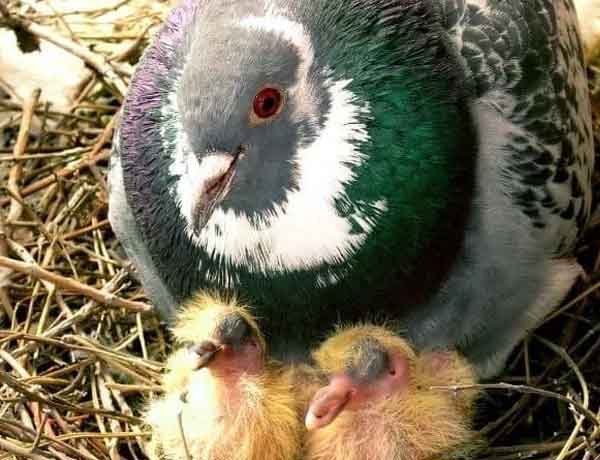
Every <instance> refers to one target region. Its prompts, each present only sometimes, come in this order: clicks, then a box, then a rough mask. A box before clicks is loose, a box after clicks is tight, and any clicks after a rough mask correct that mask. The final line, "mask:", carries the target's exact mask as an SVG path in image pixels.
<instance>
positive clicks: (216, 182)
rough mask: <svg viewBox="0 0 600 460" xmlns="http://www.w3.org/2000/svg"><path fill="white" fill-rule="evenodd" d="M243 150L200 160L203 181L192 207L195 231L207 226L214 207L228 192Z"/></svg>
mask: <svg viewBox="0 0 600 460" xmlns="http://www.w3.org/2000/svg"><path fill="white" fill-rule="evenodd" d="M244 150H245V149H244V148H243V147H242V146H240V147H238V148H236V149H235V150H234V151H233V152H231V153H225V152H213V153H210V154H208V155H206V156H205V157H204V158H203V159H202V162H201V163H200V172H201V174H202V176H203V177H204V179H203V180H202V182H201V183H200V186H199V187H198V194H197V197H196V202H195V206H194V217H195V226H196V229H198V230H201V229H202V228H203V227H204V226H205V225H206V224H207V222H208V220H209V219H210V217H211V215H212V213H213V212H214V210H215V208H216V206H217V205H218V204H219V203H220V202H222V201H223V200H224V199H225V197H226V196H227V194H228V193H229V192H230V190H231V185H232V182H233V179H234V177H235V172H236V167H237V164H238V161H239V160H240V159H241V158H242V157H243V156H244Z"/></svg>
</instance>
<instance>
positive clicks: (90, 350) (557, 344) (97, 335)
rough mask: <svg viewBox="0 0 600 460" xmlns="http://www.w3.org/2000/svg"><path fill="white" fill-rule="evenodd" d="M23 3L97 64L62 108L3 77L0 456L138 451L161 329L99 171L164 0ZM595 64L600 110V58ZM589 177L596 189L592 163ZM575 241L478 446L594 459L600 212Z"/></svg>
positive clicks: (598, 433)
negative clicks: (561, 292) (560, 287)
mask: <svg viewBox="0 0 600 460" xmlns="http://www.w3.org/2000/svg"><path fill="white" fill-rule="evenodd" d="M25 3H26V2H24V1H23V2H16V1H13V2H8V4H5V3H0V23H2V22H3V23H4V24H9V25H10V26H11V27H13V28H16V29H17V30H19V31H20V32H19V33H20V34H21V38H22V39H23V40H25V41H28V40H29V41H32V40H33V42H34V43H35V39H36V37H37V38H44V39H47V40H50V41H53V42H55V43H57V44H59V46H61V47H63V48H65V49H67V50H68V51H69V52H70V53H72V54H74V55H76V56H78V57H79V58H81V59H83V60H84V61H85V62H86V64H87V66H88V67H89V69H91V70H90V72H89V75H86V76H85V78H83V80H82V81H81V84H80V85H79V89H78V94H77V95H76V98H75V102H74V103H73V104H72V106H71V107H68V108H67V109H65V110H56V109H54V108H53V107H48V105H47V104H44V103H43V102H40V101H41V99H40V93H39V92H36V91H34V92H33V93H32V94H31V95H30V96H29V97H27V98H25V99H24V100H21V99H20V98H19V97H17V96H15V95H14V94H12V96H11V91H10V88H6V86H4V87H3V86H2V80H1V78H0V88H2V89H4V90H5V91H6V92H7V93H8V94H9V97H8V98H5V99H0V114H4V115H6V114H8V116H7V117H6V118H5V119H4V121H2V122H0V127H1V129H2V133H3V135H4V137H5V138H6V139H8V143H7V144H6V145H0V180H2V181H6V186H5V187H4V188H2V192H1V193H0V460H7V459H15V458H30V459H34V460H38V459H40V460H41V459H57V460H68V459H85V460H96V459H111V460H116V459H119V458H128V459H138V458H143V444H144V439H146V437H147V433H146V432H144V431H143V427H142V426H141V424H140V419H139V418H138V417H139V413H140V408H141V404H142V397H143V396H148V395H150V394H152V393H153V392H157V391H159V388H158V387H157V385H158V382H159V380H158V379H159V375H160V371H161V364H160V363H161V362H162V361H163V359H164V357H165V354H166V353H167V351H168V338H166V337H165V336H164V330H163V329H162V328H161V326H160V325H159V323H158V321H157V319H156V318H155V317H154V316H153V315H152V314H151V313H148V309H149V307H148V305H147V303H146V299H145V298H144V295H143V292H142V291H141V289H140V287H139V285H138V284H137V282H136V281H135V279H134V278H133V277H131V276H130V274H129V270H130V268H129V267H128V265H127V261H126V260H125V259H124V256H123V253H122V251H121V250H120V248H119V245H118V243H117V241H116V240H115V237H114V235H113V233H112V231H111V229H110V226H109V224H108V221H107V194H106V179H105V177H106V170H107V166H108V159H109V149H110V139H111V135H112V131H113V127H114V123H115V117H116V114H117V111H118V108H119V104H120V102H121V101H122V98H123V94H124V91H125V88H126V86H127V83H128V79H129V77H130V75H131V70H132V64H133V63H135V60H136V59H137V57H138V56H139V54H140V51H141V49H142V48H143V46H144V45H145V44H146V42H147V40H146V39H147V37H148V36H149V35H150V34H151V33H152V32H153V30H154V27H156V25H157V24H158V23H159V21H160V19H161V16H162V14H163V13H164V12H165V11H167V10H168V8H169V5H168V3H166V2H144V1H142V0H137V1H136V0H124V1H119V2H116V1H115V2H114V3H115V4H117V5H118V6H119V9H118V10H117V13H115V12H114V11H112V10H111V9H108V8H104V9H100V10H98V9H95V10H90V8H89V7H88V8H86V10H85V11H69V12H67V13H66V14H65V13H64V12H63V13H62V14H55V13H52V10H50V11H51V12H50V13H48V11H47V10H46V12H40V11H35V10H33V9H32V8H31V7H27V6H26V5H25ZM28 3H31V2H28ZM46 3H47V5H51V2H46ZM149 4H151V5H152V8H149V7H147V6H146V5H149ZM50 8H51V7H50ZM122 8H128V9H127V10H126V11H125V12H123V11H122V10H121V9H122ZM119 11H120V13H119ZM17 13H18V14H17ZM65 37H66V38H65ZM90 44H92V45H94V46H93V50H91V48H90V47H89V46H88V45H90ZM599 66H600V64H599ZM590 76H591V80H592V83H591V92H592V97H593V100H594V102H595V104H596V105H595V106H596V108H597V109H598V114H600V67H598V68H596V67H594V65H591V66H590ZM42 90H43V88H42ZM42 97H43V94H42ZM32 123H33V125H35V127H36V130H37V132H38V133H41V134H38V135H36V136H32V135H31V129H32ZM596 128H597V131H598V133H599V134H600V124H598V123H597V124H596ZM599 163H600V162H599ZM594 181H595V184H596V188H595V189H596V195H597V196H596V202H598V198H600V187H599V186H598V184H600V174H599V171H596V174H595V176H594ZM577 255H578V257H579V259H580V261H581V263H582V264H583V265H584V267H585V268H586V271H587V275H586V277H585V279H583V280H581V281H580V282H579V283H578V285H577V286H576V288H575V289H574V290H573V293H572V295H571V296H570V300H569V301H568V302H567V303H565V305H564V306H563V307H562V308H561V309H560V310H559V311H558V312H557V313H555V314H553V315H552V316H551V317H550V318H549V319H548V320H547V321H546V323H545V324H544V325H542V326H541V327H540V328H539V329H538V331H536V332H535V335H532V336H531V337H529V338H528V339H527V340H525V342H524V343H523V344H522V345H521V346H520V347H519V349H518V350H517V351H516V352H515V354H514V355H513V358H512V360H511V362H510V365H509V367H508V369H507V371H506V373H505V375H503V376H502V378H501V379H500V380H501V381H502V383H495V384H493V385H487V386H486V387H487V389H488V391H487V396H486V397H485V398H484V400H483V401H482V403H481V410H480V411H479V412H480V416H479V423H480V424H481V428H482V432H483V433H484V434H485V435H486V437H487V438H488V439H489V442H490V447H488V448H487V449H486V450H484V451H483V452H482V453H481V455H480V458H485V459H492V458H494V459H502V460H512V459H522V458H531V459H546V458H557V459H585V460H592V459H598V458H600V412H599V406H600V310H599V308H598V307H599V305H600V297H599V295H598V291H599V290H600V213H596V214H595V216H594V219H593V225H592V226H591V228H590V230H589V232H588V233H587V235H586V237H585V239H584V241H583V242H582V244H581V245H580V247H579V249H578V252H577ZM8 257H10V259H8ZM1 267H5V268H1ZM456 391H466V390H460V389H457V390H456Z"/></svg>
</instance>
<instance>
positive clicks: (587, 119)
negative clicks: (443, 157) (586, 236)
mask: <svg viewBox="0 0 600 460" xmlns="http://www.w3.org/2000/svg"><path fill="white" fill-rule="evenodd" d="M440 8H441V12H442V17H443V20H444V21H445V24H446V28H447V30H448V31H449V33H450V36H451V37H452V38H453V39H454V40H455V43H456V45H457V47H458V50H459V53H460V54H461V56H462V58H463V61H464V63H465V66H466V68H467V71H468V72H470V76H471V78H472V82H473V87H474V88H473V90H474V92H475V94H476V96H477V98H479V100H480V101H481V102H484V103H486V104H488V105H490V106H492V107H493V108H494V110H497V111H498V112H499V113H501V116H502V118H503V119H504V120H506V124H505V125H504V126H503V127H502V129H504V130H505V132H504V136H505V138H506V145H504V146H502V148H501V149H500V151H497V152H496V154H497V155H498V156H499V158H498V162H501V163H502V176H503V180H505V182H506V184H507V185H506V188H505V190H506V193H507V194H509V195H510V197H511V198H512V200H513V202H514V203H515V204H516V205H517V206H518V207H519V208H520V209H521V211H522V213H523V214H525V215H526V216H527V217H529V219H530V222H531V226H532V227H533V228H534V229H536V230H534V231H535V232H537V233H538V234H539V236H540V237H541V239H542V240H544V241H545V242H546V243H545V244H546V245H547V248H548V250H551V251H554V253H556V254H562V253H565V252H567V251H568V250H569V249H571V248H572V246H573V244H574V243H575V241H576V239H577V237H578V236H579V234H580V233H581V231H582V229H583V227H584V226H585V224H586V222H587V220H588V218H589V214H590V206H591V173H592V169H593V155H594V154H593V152H594V145H593V135H592V122H591V108H590V103H589V96H588V88H587V79H586V74H585V68H584V64H583V50H582V46H581V42H580V38H579V32H578V24H577V17H576V14H575V10H574V7H573V4H572V2H571V1H570V0H510V1H506V0H443V1H442V2H441V4H440ZM482 136H485V133H482Z"/></svg>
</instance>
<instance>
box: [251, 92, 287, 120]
mask: <svg viewBox="0 0 600 460" xmlns="http://www.w3.org/2000/svg"><path fill="white" fill-rule="evenodd" d="M282 102H283V96H282V94H281V91H279V90H278V89H275V88H264V89H263V90H261V91H260V92H259V93H258V94H257V95H256V96H255V97H254V104H253V110H254V114H255V115H256V116H257V117H258V118H261V119H266V118H271V117H273V116H275V115H276V114H277V113H278V112H279V109H280V108H281V104H282Z"/></svg>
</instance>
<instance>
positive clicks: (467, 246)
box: [110, 0, 593, 376]
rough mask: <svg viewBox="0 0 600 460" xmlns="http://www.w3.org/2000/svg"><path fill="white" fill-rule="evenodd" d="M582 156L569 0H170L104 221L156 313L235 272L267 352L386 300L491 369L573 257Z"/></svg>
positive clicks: (571, 268)
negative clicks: (175, 2) (173, 1)
mask: <svg viewBox="0 0 600 460" xmlns="http://www.w3.org/2000/svg"><path fill="white" fill-rule="evenodd" d="M592 163H593V140H592V124H591V110H590V103H589V99H588V93H587V82H586V74H585V69H584V64H583V51H582V46H581V42H580V39H579V34H578V25H577V18H576V14H575V11H574V7H573V4H572V2H571V0H183V1H182V2H181V3H180V5H179V6H178V7H176V8H175V9H174V11H173V12H172V14H171V15H170V16H169V17H168V19H167V20H166V22H165V24H164V26H163V27H162V30H161V31H160V32H159V33H158V34H157V35H156V37H155V38H154V40H153V43H152V44H151V45H150V47H149V48H148V49H147V50H146V52H145V54H144V56H143V58H142V60H141V62H140V63H139V65H138V67H137V70H136V72H135V75H134V76H133V79H132V82H131V86H130V89H129V92H128V95H127V97H126V100H125V103H124V106H123V112H122V119H121V122H120V126H119V129H118V131H117V133H116V135H115V139H114V150H113V155H112V161H111V172H110V221H111V223H112V225H113V228H114V230H115V233H116V235H117V237H118V238H119V239H120V241H121V242H122V243H123V246H124V247H125V250H126V252H127V254H128V256H129V257H130V258H131V260H132V261H133V264H134V265H135V267H136V268H137V271H138V273H139V276H140V279H141V282H142V284H143V287H144V288H145V290H146V292H147V294H148V296H149V297H150V299H151V300H152V302H153V303H154V304H155V305H156V306H157V307H158V309H159V310H160V311H161V312H162V313H163V315H164V317H165V318H167V319H168V318H171V317H172V315H173V313H174V312H175V309H176V307H177V305H179V304H181V303H182V302H183V301H184V300H185V299H187V298H188V297H190V296H191V295H192V294H193V293H195V292H196V291H197V290H200V289H204V290H214V291H217V292H220V293H235V294H237V295H238V296H240V297H241V298H242V299H244V300H245V301H246V302H249V303H250V304H251V305H253V306H255V307H256V311H255V314H256V315H257V317H258V318H259V320H260V322H261V328H262V329H263V331H264V332H265V333H266V335H267V337H268V340H269V343H270V344H271V346H272V348H273V350H272V351H273V353H274V354H275V355H276V356H278V357H279V358H282V359H286V360H297V359H303V358H304V357H306V356H308V352H309V350H310V347H311V346H313V345H314V344H315V342H318V341H319V340H320V339H321V338H323V336H324V335H325V333H326V332H327V331H330V330H331V328H332V326H333V325H334V324H336V323H339V322H340V321H343V322H345V323H356V322H360V321H364V320H384V319H387V320H393V324H394V328H395V329H396V330H397V331H401V332H403V333H404V334H405V335H406V336H407V337H408V339H409V340H410V341H411V343H412V344H413V345H414V346H416V347H417V349H420V350H423V349H430V348H435V347H446V346H450V347H458V348H459V349H460V350H461V351H462V352H463V353H464V354H465V355H466V356H467V358H468V359H469V360H470V362H471V363H473V364H474V365H475V366H476V367H477V369H478V372H479V373H480V375H481V376H490V375H492V374H494V373H496V372H498V370H499V369H501V367H502V365H503V363H504V361H505V359H506V357H507V355H508V353H509V352H510V351H511V349H512V348H513V347H514V346H515V344H516V343H517V341H518V340H519V339H520V338H522V337H523V335H524V334H525V333H526V331H527V330H528V329H529V328H531V327H533V326H534V325H535V324H536V323H537V322H538V321H539V320H540V319H541V318H542V317H543V316H544V315H545V314H546V313H547V312H548V311H549V310H551V309H552V308H553V307H555V306H556V305H557V304H558V302H560V301H561V299H563V297H564V296H565V295H566V293H567V291H568V290H569V288H570V286H571V285H572V283H573V281H574V280H575V278H576V277H577V276H578V274H579V273H580V268H579V266H578V265H577V264H576V263H575V262H574V260H573V259H572V258H571V251H572V249H573V247H574V244H575V243H576V241H577V238H578V236H579V235H580V234H581V232H582V229H583V228H584V226H585V225H586V221H587V219H588V216H589V214H590V202H591V171H592V168H593V164H592Z"/></svg>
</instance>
